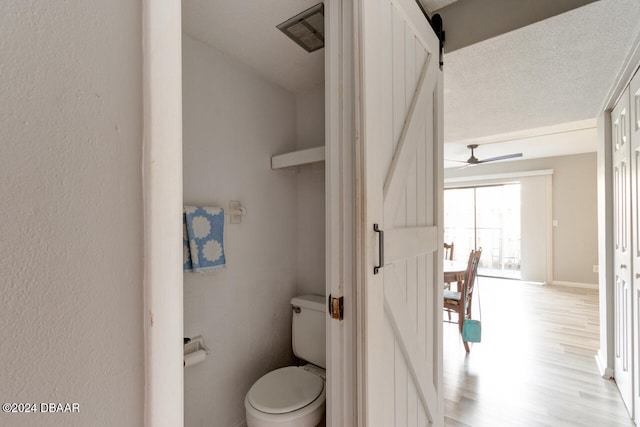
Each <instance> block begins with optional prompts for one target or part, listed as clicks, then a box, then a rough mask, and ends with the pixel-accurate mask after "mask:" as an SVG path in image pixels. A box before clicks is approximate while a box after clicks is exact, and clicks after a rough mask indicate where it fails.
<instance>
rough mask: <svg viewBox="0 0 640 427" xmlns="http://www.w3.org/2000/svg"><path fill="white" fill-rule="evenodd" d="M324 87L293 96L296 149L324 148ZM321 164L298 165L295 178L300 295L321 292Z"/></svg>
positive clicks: (322, 267)
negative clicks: (294, 100) (294, 99)
mask: <svg viewBox="0 0 640 427" xmlns="http://www.w3.org/2000/svg"><path fill="white" fill-rule="evenodd" d="M324 125H325V123H324V85H320V86H317V87H315V88H312V89H309V90H307V91H304V92H301V93H298V94H296V138H297V142H298V144H297V145H298V149H304V148H310V147H319V146H324V145H325V141H324V133H325V130H324ZM324 167H325V163H324V162H321V163H313V164H310V165H305V166H301V167H300V170H299V172H298V177H297V197H298V210H297V214H298V215H297V229H296V231H297V246H298V251H297V255H298V258H297V270H296V271H297V278H298V289H299V292H300V294H301V295H302V294H316V295H324V294H325V293H326V292H325V183H324V178H325V172H324Z"/></svg>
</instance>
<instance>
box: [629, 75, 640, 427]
mask: <svg viewBox="0 0 640 427" xmlns="http://www.w3.org/2000/svg"><path fill="white" fill-rule="evenodd" d="M629 89H630V92H629V97H630V99H629V100H630V105H629V107H630V109H629V117H630V123H629V125H630V138H631V189H632V192H631V193H632V198H631V205H632V208H631V212H632V218H633V220H632V225H631V229H632V231H633V238H632V239H631V248H632V251H633V255H632V258H633V261H632V265H633V269H632V273H633V278H632V282H633V286H632V289H633V304H632V305H633V326H634V327H633V354H634V355H635V356H636V357H634V358H633V378H634V380H633V390H634V393H633V396H634V397H633V407H634V411H633V412H634V419H635V421H636V423H638V422H639V421H640V416H639V414H638V412H640V411H638V408H640V366H639V363H638V355H640V348H639V342H640V340H639V339H638V335H639V333H640V314H639V310H640V197H639V192H640V74H637V75H636V76H635V78H634V79H633V80H631V85H630V86H629Z"/></svg>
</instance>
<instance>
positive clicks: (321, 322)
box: [291, 295, 327, 369]
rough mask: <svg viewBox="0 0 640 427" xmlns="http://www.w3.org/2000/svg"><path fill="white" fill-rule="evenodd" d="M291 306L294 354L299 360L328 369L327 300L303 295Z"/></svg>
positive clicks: (316, 296) (294, 299) (292, 301)
mask: <svg viewBox="0 0 640 427" xmlns="http://www.w3.org/2000/svg"><path fill="white" fill-rule="evenodd" d="M291 306H292V307H293V320H292V322H291V325H292V326H291V341H292V344H293V353H294V354H295V355H296V356H297V357H298V358H299V359H302V360H306V361H307V362H309V363H313V364H314V365H316V366H320V367H321V368H325V369H326V367H327V364H326V353H325V348H326V346H325V322H326V310H325V308H326V306H325V298H324V297H323V296H319V295H302V296H298V297H295V298H292V299H291Z"/></svg>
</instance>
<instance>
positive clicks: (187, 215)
mask: <svg viewBox="0 0 640 427" xmlns="http://www.w3.org/2000/svg"><path fill="white" fill-rule="evenodd" d="M182 221H183V225H184V230H183V238H182V243H183V249H184V267H183V268H184V270H185V271H193V272H196V273H205V272H207V271H210V270H212V269H214V268H218V267H222V266H224V264H225V257H224V240H223V235H224V210H223V209H221V208H208V207H203V206H185V207H184V216H183V220H182Z"/></svg>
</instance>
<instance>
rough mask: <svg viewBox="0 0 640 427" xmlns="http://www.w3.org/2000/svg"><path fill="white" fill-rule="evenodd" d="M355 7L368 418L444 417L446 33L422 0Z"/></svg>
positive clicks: (419, 421)
mask: <svg viewBox="0 0 640 427" xmlns="http://www.w3.org/2000/svg"><path fill="white" fill-rule="evenodd" d="M356 16H357V18H358V30H357V35H358V42H359V43H358V49H359V53H360V57H359V58H360V62H359V66H358V71H357V73H356V78H357V80H358V81H357V83H358V84H357V87H358V89H359V93H358V99H359V104H358V106H357V117H358V129H359V135H358V138H357V141H358V144H357V147H358V151H357V158H358V160H359V161H358V162H357V166H356V169H357V171H356V177H357V179H358V180H360V186H359V192H360V193H359V198H358V201H359V205H358V209H359V212H358V214H359V215H358V218H359V220H358V226H359V230H360V239H359V244H360V247H359V248H358V249H359V251H358V256H360V258H359V260H358V261H359V262H358V266H359V275H358V286H359V295H360V298H361V300H360V301H359V305H358V306H359V308H360V311H359V316H360V317H359V318H360V321H361V323H360V325H359V337H360V340H359V346H360V347H359V355H360V356H359V359H358V361H359V364H360V365H359V368H360V370H359V377H360V378H359V379H360V381H359V385H360V387H361V389H360V393H359V405H360V407H359V408H360V410H359V413H360V415H361V417H360V423H361V425H367V426H384V427H391V426H398V427H407V426H425V425H442V424H443V397H442V285H441V282H442V261H441V259H442V237H443V236H442V234H443V231H442V230H443V228H442V186H443V184H442V173H443V172H442V164H443V160H442V142H443V141H442V140H443V137H442V121H443V120H442V119H443V118H442V72H441V70H440V68H439V42H438V39H437V37H436V36H435V34H434V33H433V31H432V29H431V27H430V26H429V24H428V22H427V20H426V18H425V17H424V15H423V14H422V13H421V11H420V10H419V8H418V7H417V5H416V3H415V1H414V0H361V1H360V2H359V4H358V10H357V15H356ZM374 224H377V228H378V229H379V230H381V231H382V232H383V233H384V238H383V237H382V232H377V231H374ZM382 258H384V261H383V262H382V264H383V265H382V266H381V267H380V268H379V269H378V270H376V271H377V273H375V272H374V266H375V265H376V264H378V263H379V262H380V260H381V259H382Z"/></svg>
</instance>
